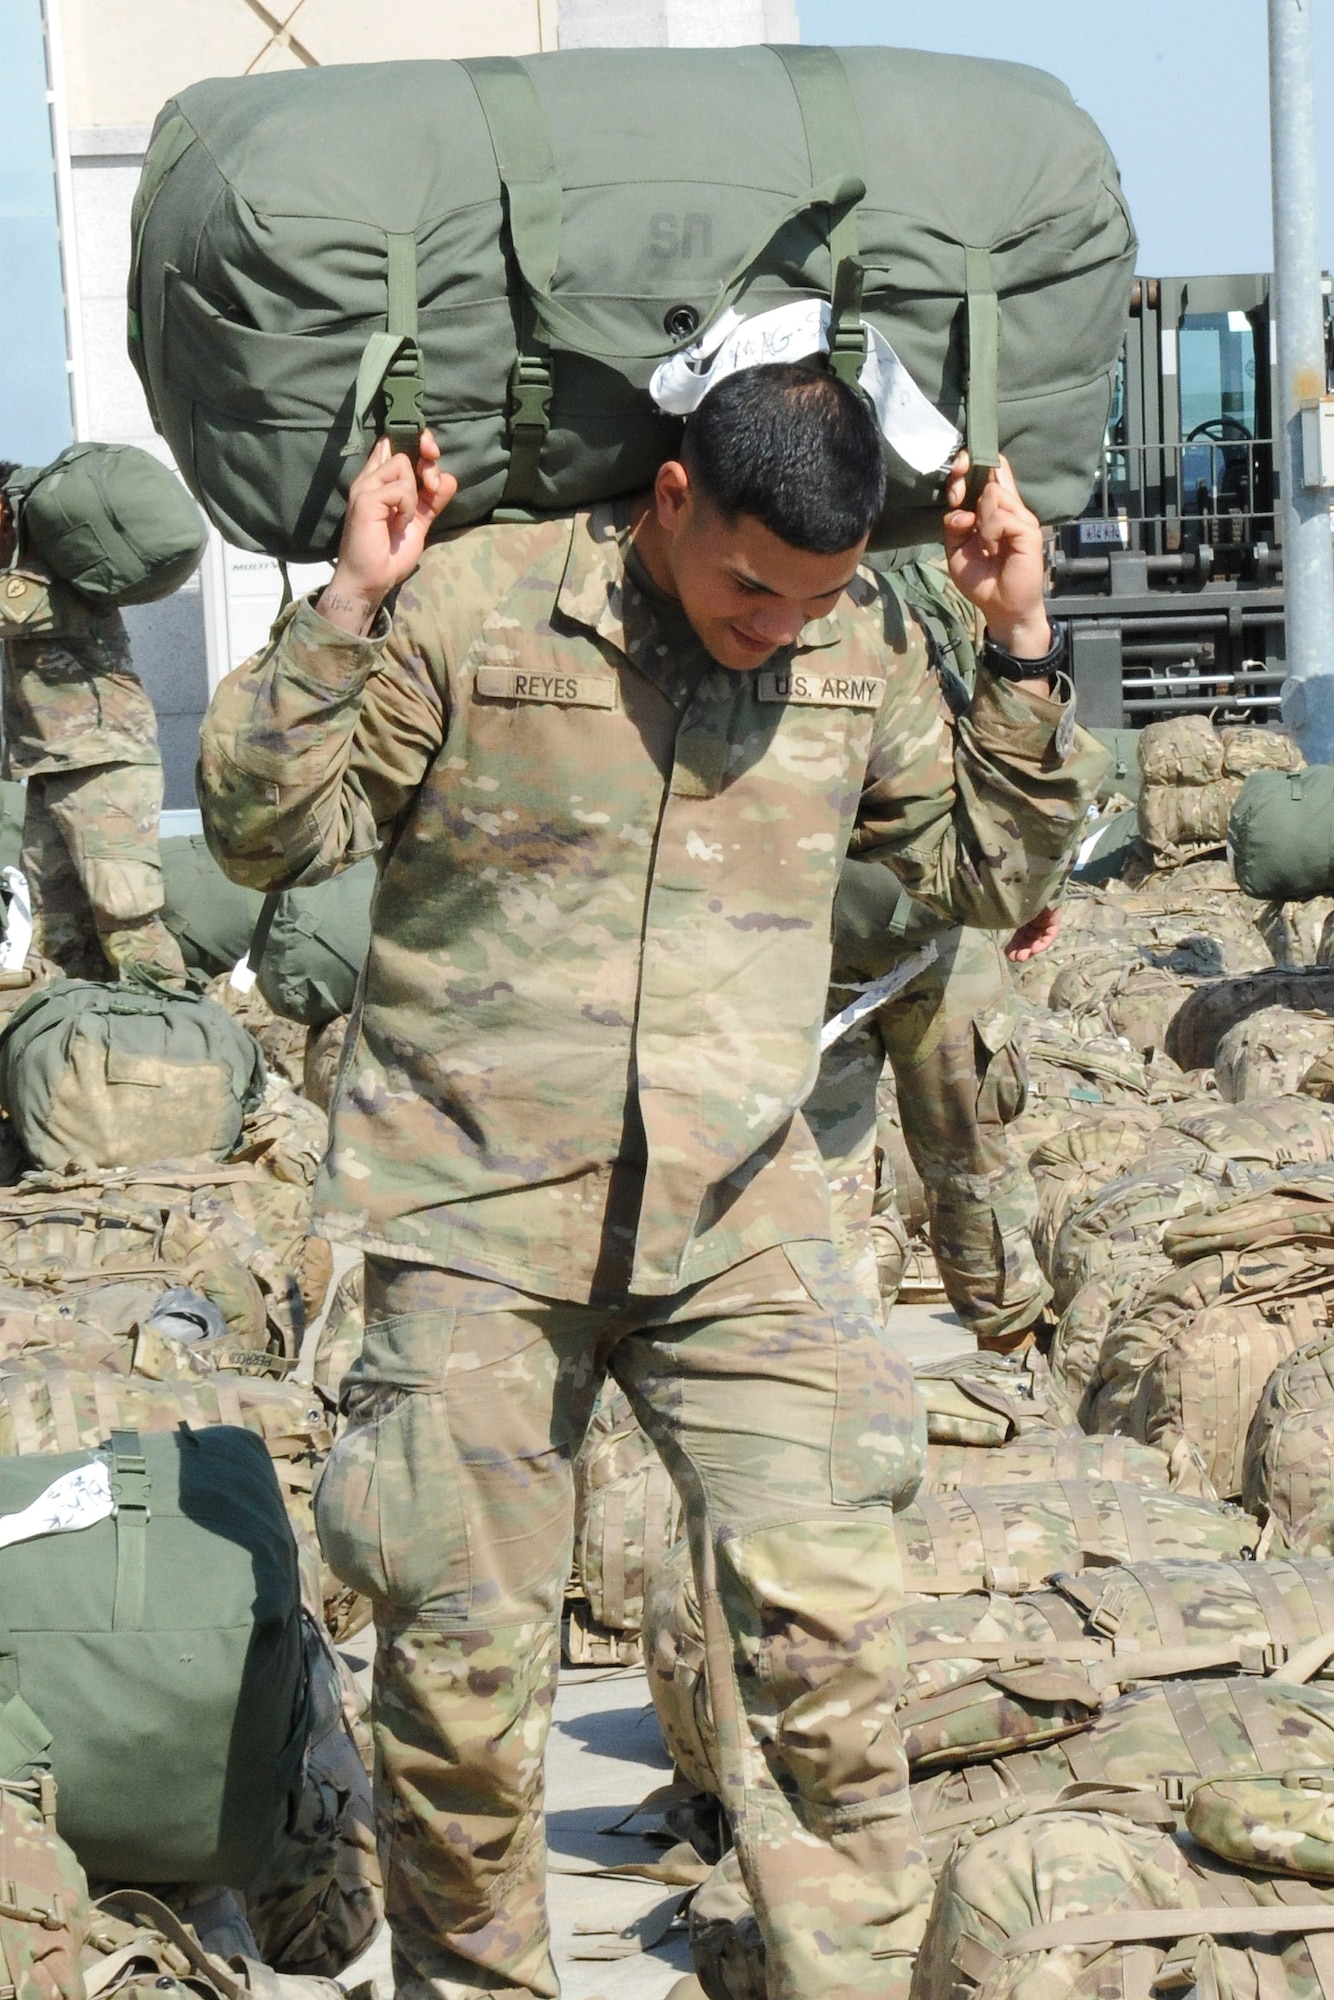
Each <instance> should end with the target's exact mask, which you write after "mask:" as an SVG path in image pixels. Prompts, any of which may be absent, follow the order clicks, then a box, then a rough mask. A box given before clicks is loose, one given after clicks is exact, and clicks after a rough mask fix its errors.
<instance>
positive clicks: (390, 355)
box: [284, 229, 426, 574]
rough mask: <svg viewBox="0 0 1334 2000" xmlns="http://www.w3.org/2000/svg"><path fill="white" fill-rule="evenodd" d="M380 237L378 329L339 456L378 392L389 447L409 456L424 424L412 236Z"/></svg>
mask: <svg viewBox="0 0 1334 2000" xmlns="http://www.w3.org/2000/svg"><path fill="white" fill-rule="evenodd" d="M384 241H385V291H386V294H387V297H386V303H385V325H384V331H383V333H373V334H372V335H371V337H370V339H369V340H368V341H367V342H366V345H365V347H364V348H363V350H362V355H361V361H360V364H359V365H358V368H357V382H356V389H355V391H354V393H353V397H352V423H351V427H350V435H349V437H348V441H347V444H346V445H345V446H344V448H343V457H344V458H351V457H354V456H355V455H356V454H357V453H358V452H360V451H361V449H362V434H363V428H364V425H365V422H366V418H367V416H368V415H369V414H370V409H371V405H372V403H373V402H374V401H375V398H376V397H377V396H378V395H381V394H383V397H384V428H385V432H386V435H387V436H388V438H389V442H390V444H391V445H392V446H393V448H394V450H395V451H405V452H407V453H408V455H409V456H410V457H412V458H415V457H416V455H417V440H418V438H419V437H420V436H421V434H422V431H423V429H424V428H425V424H426V415H425V410H424V408H423V402H424V398H425V395H426V378H425V375H424V372H423V362H422V351H421V344H420V342H419V341H418V339H417V239H416V237H415V236H413V235H412V233H411V231H410V230H393V229H390V230H386V231H385V239H384ZM284 574H285V572H284Z"/></svg>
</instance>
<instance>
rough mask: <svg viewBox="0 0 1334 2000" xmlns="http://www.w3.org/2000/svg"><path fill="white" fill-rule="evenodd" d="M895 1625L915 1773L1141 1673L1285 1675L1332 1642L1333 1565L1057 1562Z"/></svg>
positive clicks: (1001, 1751)
mask: <svg viewBox="0 0 1334 2000" xmlns="http://www.w3.org/2000/svg"><path fill="white" fill-rule="evenodd" d="M894 1622H895V1625H896V1627H897V1629H898V1630H899V1632H900V1633H901V1635H902V1637H903V1640H904V1649H905V1656H906V1660H907V1675H906V1678H905V1682H904V1687H903V1692H902V1694H901V1695H900V1697H899V1699H898V1702H897V1705H896V1710H895V1719H896V1721H897V1723H898V1726H899V1728H900V1729H901V1730H902V1732H903V1738H904V1745H905V1748H906V1750H907V1754H908V1759H909V1762H910V1764H911V1765H912V1766H913V1767H914V1769H916V1770H925V1769H928V1768H930V1767H932V1766H936V1767H943V1766H946V1765H950V1764H960V1763H968V1762H972V1761H975V1760H976V1759H978V1758H980V1757H988V1756H1001V1755H1005V1754H1007V1753H1008V1752H1009V1751H1011V1750H1022V1749H1033V1748H1036V1747H1038V1746H1039V1745H1040V1744H1042V1743H1044V1742H1049V1741H1053V1740H1054V1739H1056V1738H1057V1737H1060V1736H1065V1735H1068V1734H1070V1733H1071V1731H1072V1730H1073V1729H1076V1728H1079V1727H1082V1726H1083V1724H1084V1723H1085V1722H1087V1721H1088V1720H1089V1719H1090V1718H1091V1717H1092V1715H1093V1714H1094V1713H1095V1712H1096V1711H1097V1710H1098V1709H1099V1708H1100V1707H1101V1706H1102V1705H1103V1703H1104V1701H1107V1700H1111V1699H1113V1698H1115V1697H1116V1696H1117V1695H1118V1694H1120V1693H1123V1692H1125V1691H1127V1690H1128V1689H1130V1688H1133V1687H1136V1686H1139V1685H1141V1684H1145V1683H1148V1682H1152V1681H1157V1680H1164V1679H1173V1678H1176V1679H1180V1678H1183V1677H1187V1676H1188V1677H1190V1678H1192V1679H1196V1678H1199V1677H1201V1676H1206V1675H1207V1676H1214V1675H1217V1674H1235V1673H1238V1672H1240V1671H1245V1672H1251V1673H1272V1674H1274V1675H1276V1677H1277V1678H1279V1679H1281V1678H1283V1675H1284V1673H1285V1671H1286V1670H1287V1663H1288V1662H1289V1661H1290V1660H1296V1659H1298V1658H1299V1656H1300V1655H1301V1654H1302V1653H1303V1651H1304V1649H1306V1648H1307V1647H1310V1646H1312V1645H1315V1646H1316V1647H1317V1650H1319V1649H1320V1648H1321V1647H1323V1645H1324V1641H1325V1637H1326V1635H1329V1636H1330V1638H1331V1641H1334V1565H1332V1564H1330V1563H1328V1562H1321V1561H1318V1560H1316V1559H1312V1558H1307V1559H1304V1560H1293V1561H1274V1562H1263V1563H1255V1562H1236V1561H1225V1562H1187V1561H1181V1560H1180V1559H1177V1558H1169V1559H1168V1560H1166V1561H1161V1562H1148V1563H1135V1564H1119V1565H1116V1566H1114V1567H1113V1568H1111V1569H1090V1570H1084V1571H1081V1572H1079V1573H1075V1574H1072V1573H1069V1572H1058V1573H1057V1574H1056V1575H1055V1576H1054V1577H1053V1578H1052V1581H1051V1584H1050V1585H1049V1586H1048V1587H1047V1588H1045V1589H1042V1590H1034V1591H1028V1592H1025V1593H1024V1594H1023V1595H1021V1596H1018V1597H1007V1596H1004V1595H1003V1594H1001V1593H999V1592H994V1591H992V1592H978V1593H975V1594H973V1595H970V1596H965V1597H958V1598H953V1599H950V1598H940V1599H937V1600H936V1601H935V1602H930V1603H928V1602H925V1601H923V1602H921V1603H913V1604H907V1605H905V1606H904V1607H903V1609H902V1610H901V1611H899V1612H897V1613H896V1614H895V1620H894ZM1315 1671H1316V1672H1318V1673H1320V1674H1326V1675H1329V1674H1334V1664H1331V1662H1330V1661H1329V1660H1328V1659H1326V1660H1324V1661H1323V1662H1322V1664H1321V1665H1320V1666H1319V1667H1318V1668H1316V1669H1315ZM656 1700H657V1696H656V1694H655V1701H656Z"/></svg>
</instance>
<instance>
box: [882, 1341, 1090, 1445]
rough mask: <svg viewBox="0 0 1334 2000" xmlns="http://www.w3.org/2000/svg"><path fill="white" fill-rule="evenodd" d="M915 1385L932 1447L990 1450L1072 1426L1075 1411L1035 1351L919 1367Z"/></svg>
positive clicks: (970, 1356) (962, 1357) (980, 1355)
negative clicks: (975, 1446) (951, 1446)
mask: <svg viewBox="0 0 1334 2000" xmlns="http://www.w3.org/2000/svg"><path fill="white" fill-rule="evenodd" d="M913 1380H914V1382H915V1383H916V1385H917V1394H918V1396H919V1398H920V1399H921V1403H922V1407H923V1409H924V1410H925V1411H926V1434H927V1438H928V1440H929V1441H930V1442H931V1443H933V1444H938V1445H979V1446H985V1447H993V1448H994V1447H996V1446H1000V1445H1005V1444H1009V1443H1011V1442H1012V1441H1013V1440H1014V1439H1016V1438H1021V1437H1030V1436H1033V1435H1036V1434H1037V1433H1039V1432H1050V1431H1069V1430H1070V1429H1071V1428H1072V1427H1073V1426H1074V1422H1075V1414H1074V1411H1073V1410H1072V1409H1071V1408H1070V1406H1069V1405H1068V1403H1067V1402H1066V1401H1065V1398H1064V1397H1063V1396H1062V1395H1061V1393H1060V1391H1059V1390H1058V1388H1057V1386H1056V1384H1055V1382H1054V1381H1053V1380H1052V1375H1051V1370H1050V1369H1049V1368H1048V1366H1047V1364H1046V1362H1045V1361H1044V1360H1043V1358H1042V1356H1041V1355H1040V1354H1039V1353H1038V1352H1037V1350H1036V1349H1034V1348H1029V1349H1028V1350H1026V1351H1025V1352H1024V1353H1023V1354H986V1353H976V1354H962V1355H952V1356H950V1357H949V1358H948V1359H946V1360H943V1361H925V1362H918V1363H916V1364H915V1366H914V1368H913Z"/></svg>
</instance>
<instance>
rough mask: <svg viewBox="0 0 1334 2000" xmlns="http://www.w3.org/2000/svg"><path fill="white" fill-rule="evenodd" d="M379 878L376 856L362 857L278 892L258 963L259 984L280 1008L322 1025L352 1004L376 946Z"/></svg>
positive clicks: (296, 1018) (291, 1017)
mask: <svg viewBox="0 0 1334 2000" xmlns="http://www.w3.org/2000/svg"><path fill="white" fill-rule="evenodd" d="M375 881H376V869H375V863H374V862H373V861H359V862H358V863H357V865H356V867H355V868H345V869H344V870H343V872H342V873H341V874H339V875H332V876H330V878H329V880H328V881H327V882H316V883H313V884H312V885H311V887H310V888H308V889H289V890H288V891H287V892H286V894H285V895H283V896H282V897H281V898H280V899H279V902H278V908H277V910H276V912H275V913H274V918H273V924H272V926H271V928H270V930H269V935H268V938H267V940H266V942H265V945H264V955H263V957H262V958H261V960H260V966H259V990H260V992H261V993H262V994H263V995H264V998H265V999H266V1000H267V1001H268V1003H269V1005H270V1007H272V1009H273V1011H274V1013H275V1014H281V1015H282V1016H283V1018H284V1020H287V1021H304V1022H305V1024H306V1026H307V1027H308V1028H323V1027H326V1026H327V1025H328V1023H329V1022H330V1021H333V1020H336V1019H337V1017H338V1016H339V1015H340V1014H348V1013H350V1012H351V1011H352V999H353V995H354V994H355V993H356V990H357V980H358V979H359V978H360V976H361V968H362V966H363V965H364V964H365V963H366V955H367V953H368V952H369V951H370V948H371V897H372V895H373V894H374V892H375Z"/></svg>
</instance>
